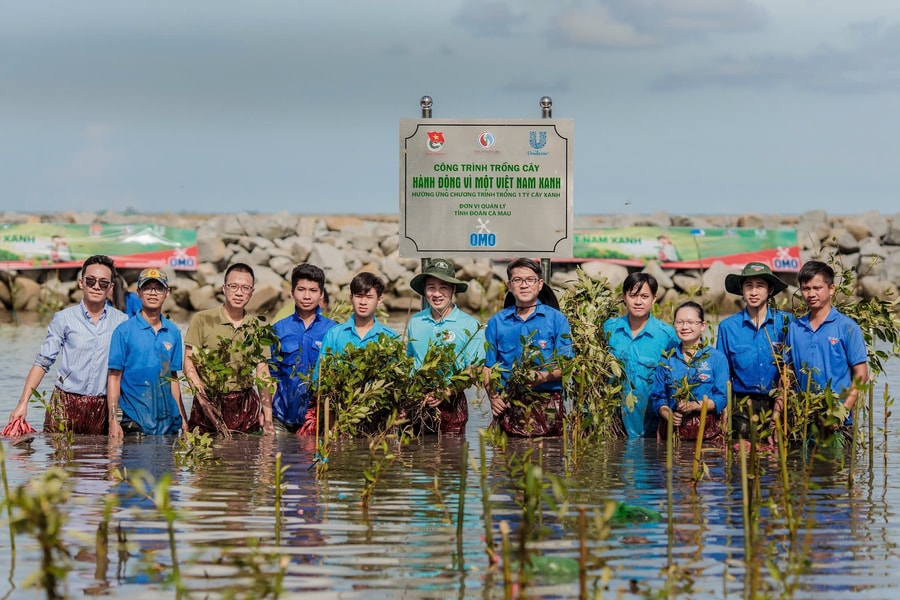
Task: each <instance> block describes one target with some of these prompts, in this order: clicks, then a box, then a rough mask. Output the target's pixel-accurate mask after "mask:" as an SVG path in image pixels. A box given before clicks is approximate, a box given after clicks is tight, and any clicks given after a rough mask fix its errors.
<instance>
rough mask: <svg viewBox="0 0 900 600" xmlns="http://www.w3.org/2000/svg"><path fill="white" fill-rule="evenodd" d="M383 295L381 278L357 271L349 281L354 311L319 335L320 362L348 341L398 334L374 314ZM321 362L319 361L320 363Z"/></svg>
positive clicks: (355, 342)
mask: <svg viewBox="0 0 900 600" xmlns="http://www.w3.org/2000/svg"><path fill="white" fill-rule="evenodd" d="M383 295H384V281H382V280H381V278H380V277H378V276H377V275H375V274H374V273H366V272H363V273H360V274H358V275H357V276H356V277H354V278H353V279H352V280H351V281H350V305H351V306H352V308H353V314H352V315H351V316H350V318H349V319H347V321H346V322H345V323H341V324H339V325H335V326H334V327H332V328H331V329H329V330H328V332H327V333H326V334H325V337H324V338H323V339H322V349H321V352H320V353H319V359H320V360H319V363H321V362H322V361H321V358H322V357H323V356H328V355H331V354H340V353H341V352H343V350H344V348H346V347H347V346H348V345H352V346H356V347H358V348H359V347H362V346H365V345H366V344H368V343H369V342H374V341H376V340H377V339H378V336H380V335H381V334H384V335H386V336H388V337H391V338H398V337H400V335H399V334H398V333H397V332H396V331H394V330H393V329H391V328H390V327H388V326H386V325H383V324H381V322H380V321H378V319H377V318H376V317H375V309H377V308H378V305H379V304H380V303H381V299H382V296H383ZM319 366H321V365H319Z"/></svg>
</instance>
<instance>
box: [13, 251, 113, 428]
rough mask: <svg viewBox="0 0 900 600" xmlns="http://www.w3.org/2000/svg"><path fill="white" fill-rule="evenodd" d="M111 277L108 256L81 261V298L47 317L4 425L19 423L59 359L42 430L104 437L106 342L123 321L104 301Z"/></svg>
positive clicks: (105, 421)
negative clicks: (14, 403) (45, 324)
mask: <svg viewBox="0 0 900 600" xmlns="http://www.w3.org/2000/svg"><path fill="white" fill-rule="evenodd" d="M115 278H116V269H115V265H114V263H113V261H112V259H111V258H110V257H108V256H105V255H102V254H96V255H94V256H91V257H89V258H88V259H87V260H85V261H84V264H83V265H82V268H81V278H80V279H79V280H78V287H79V289H80V290H81V291H82V293H83V294H84V297H83V298H82V300H81V302H79V303H78V305H77V306H70V307H69V308H65V309H63V310H61V311H59V312H58V313H56V314H55V315H53V319H52V320H51V321H50V325H49V326H48V327H47V337H46V338H45V339H44V342H43V344H41V348H40V350H38V353H37V355H36V356H35V357H34V363H33V364H32V366H31V369H30V370H29V371H28V375H27V376H26V377H25V386H24V387H23V389H22V394H21V396H19V401H18V403H17V404H16V407H15V408H14V409H13V411H12V412H11V413H10V415H9V422H10V423H12V422H13V421H16V420H18V419H25V414H26V412H27V411H28V401H29V400H30V399H31V397H32V395H33V394H34V393H35V391H36V390H37V388H38V387H39V386H40V385H41V381H42V380H43V378H44V375H45V374H46V373H47V372H48V371H49V370H50V367H52V366H53V364H54V363H55V362H56V359H57V358H59V360H60V362H59V368H58V369H57V378H56V386H55V388H54V390H53V394H52V395H51V397H50V410H48V411H47V412H46V413H45V415H44V431H47V432H51V433H56V432H59V431H60V429H61V428H63V427H64V428H65V430H66V431H70V432H72V433H80V434H88V435H106V433H107V432H108V425H107V423H108V421H109V418H108V415H107V403H106V383H107V369H108V359H109V343H110V340H111V339H112V334H113V330H115V328H116V327H117V326H118V325H119V324H120V323H122V322H124V321H125V320H127V319H128V317H127V316H126V315H125V314H124V313H123V312H122V311H120V310H118V309H116V308H115V307H114V306H112V305H109V304H107V302H106V296H107V290H109V288H110V287H112V286H114V285H115V280H116V279H115Z"/></svg>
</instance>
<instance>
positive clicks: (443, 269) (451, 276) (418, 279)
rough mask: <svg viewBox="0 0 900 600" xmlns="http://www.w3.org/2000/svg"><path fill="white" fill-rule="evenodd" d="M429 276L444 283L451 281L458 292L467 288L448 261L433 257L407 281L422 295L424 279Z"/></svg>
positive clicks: (423, 293)
mask: <svg viewBox="0 0 900 600" xmlns="http://www.w3.org/2000/svg"><path fill="white" fill-rule="evenodd" d="M429 277H434V278H435V279H440V280H441V281H443V282H445V283H452V284H453V285H455V286H456V291H457V292H460V293H462V292H464V291H466V290H467V289H469V284H468V283H466V282H465V281H461V280H459V279H457V278H456V271H455V270H454V269H453V265H452V264H450V261H449V260H446V259H443V258H435V259H434V260H432V261H430V262H429V263H428V264H427V265H425V270H424V271H422V272H421V273H419V274H418V275H416V276H415V277H413V278H412V281H410V282H409V287H411V288H412V289H413V290H415V291H416V293H418V294H420V295H422V296H424V295H425V281H426V280H427V279H428V278H429Z"/></svg>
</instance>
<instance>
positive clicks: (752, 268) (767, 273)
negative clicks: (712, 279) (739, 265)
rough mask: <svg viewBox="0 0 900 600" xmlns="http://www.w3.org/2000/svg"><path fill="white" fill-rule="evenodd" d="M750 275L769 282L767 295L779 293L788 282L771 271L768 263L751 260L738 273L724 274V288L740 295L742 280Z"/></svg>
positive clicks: (741, 292)
mask: <svg viewBox="0 0 900 600" xmlns="http://www.w3.org/2000/svg"><path fill="white" fill-rule="evenodd" d="M751 277H759V278H760V279H763V280H765V282H766V283H768V284H769V288H770V289H771V291H770V292H769V296H774V295H776V294H780V293H781V292H783V291H784V290H786V289H787V286H788V284H786V283H785V282H783V281H782V280H781V279H779V278H778V277H777V276H776V275H775V274H774V273H772V269H770V268H769V265H767V264H765V263H761V262H751V263H747V264H746V266H744V270H743V271H741V272H740V274H735V273H730V274H728V275H726V276H725V290H726V291H728V292H729V293H731V294H737V295H738V296H742V295H743V291H742V290H741V288H742V287H743V285H744V280H746V279H749V278H751Z"/></svg>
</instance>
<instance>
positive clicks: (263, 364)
mask: <svg viewBox="0 0 900 600" xmlns="http://www.w3.org/2000/svg"><path fill="white" fill-rule="evenodd" d="M254 284H255V278H254V275H253V269H252V268H251V267H250V266H249V265H246V264H244V263H235V264H233V265H231V266H229V267H228V269H227V270H226V271H225V284H224V285H223V286H222V291H223V292H224V294H225V303H224V304H223V305H222V306H220V307H217V308H210V309H208V310H203V311H200V312H198V313H197V314H195V315H194V317H193V318H192V319H191V323H190V325H189V326H188V330H187V333H186V334H185V336H184V344H185V351H184V374H185V376H186V377H187V379H188V381H189V382H190V384H191V387H192V388H193V390H194V402H193V405H192V406H191V417H190V420H189V421H188V429H189V430H191V431H193V430H194V429H195V428H198V429H199V431H200V432H201V433H214V432H217V431H218V432H221V433H225V432H230V431H240V432H243V433H256V432H258V431H259V430H260V428H262V430H263V432H264V433H274V432H275V431H274V428H273V425H272V388H271V387H270V385H268V384H262V385H254V384H255V383H256V382H259V381H262V382H270V381H271V378H270V376H269V367H268V362H267V360H268V353H269V347H268V345H267V344H257V345H255V344H253V343H250V344H245V343H244V342H245V341H246V336H247V331H248V324H249V323H250V320H249V319H247V315H246V311H245V307H246V306H247V303H248V302H250V298H251V297H252V296H253V286H254ZM234 342H237V344H235V343H234ZM217 350H221V351H217ZM225 367H229V368H230V369H231V374H230V375H227V376H226V375H225V374H224V373H221V372H219V371H220V370H221V369H224V368H225ZM257 388H258V390H259V391H258V393H257Z"/></svg>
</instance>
